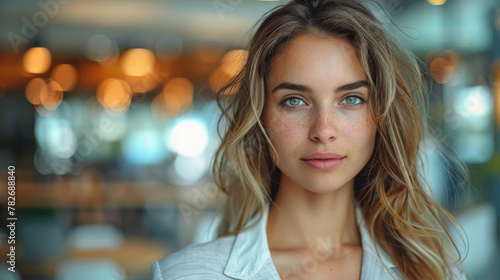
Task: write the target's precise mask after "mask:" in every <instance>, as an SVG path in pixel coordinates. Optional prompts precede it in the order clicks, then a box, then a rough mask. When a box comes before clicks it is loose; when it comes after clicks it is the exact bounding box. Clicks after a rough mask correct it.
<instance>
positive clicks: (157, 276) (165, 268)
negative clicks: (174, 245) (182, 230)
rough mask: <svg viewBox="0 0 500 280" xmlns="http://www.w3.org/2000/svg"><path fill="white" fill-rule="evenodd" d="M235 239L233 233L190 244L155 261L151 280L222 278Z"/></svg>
mask: <svg viewBox="0 0 500 280" xmlns="http://www.w3.org/2000/svg"><path fill="white" fill-rule="evenodd" d="M234 240H235V236H234V235H230V236H225V237H220V238H217V239H216V240H213V241H210V242H206V243H201V244H192V245H188V246H186V247H184V248H183V249H182V250H180V251H177V252H175V253H172V254H170V255H168V256H166V257H165V258H163V259H161V260H159V261H156V262H154V263H153V265H152V267H151V274H152V276H153V280H174V279H185V280H187V279H223V278H222V277H223V271H224V268H225V266H226V264H227V261H228V259H229V254H230V253H231V249H232V247H233V243H234Z"/></svg>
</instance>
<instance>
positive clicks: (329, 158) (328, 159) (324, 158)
mask: <svg viewBox="0 0 500 280" xmlns="http://www.w3.org/2000/svg"><path fill="white" fill-rule="evenodd" d="M344 158H345V156H341V155H339V154H335V153H330V152H316V153H312V154H310V155H307V156H305V157H303V158H301V159H300V160H301V161H302V162H303V163H305V164H306V165H308V166H309V167H312V168H314V169H318V170H327V169H332V168H334V167H336V166H338V165H339V164H341V163H342V161H343V160H344Z"/></svg>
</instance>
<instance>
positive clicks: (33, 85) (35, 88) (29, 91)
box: [25, 78, 46, 105]
mask: <svg viewBox="0 0 500 280" xmlns="http://www.w3.org/2000/svg"><path fill="white" fill-rule="evenodd" d="M45 85H46V83H45V81H44V80H43V79H42V78H34V79H32V80H31V81H29V83H28V84H27V85H26V89H25V95H26V99H28V101H29V102H30V103H31V104H33V105H40V104H42V101H41V100H40V92H41V91H42V88H43V87H45Z"/></svg>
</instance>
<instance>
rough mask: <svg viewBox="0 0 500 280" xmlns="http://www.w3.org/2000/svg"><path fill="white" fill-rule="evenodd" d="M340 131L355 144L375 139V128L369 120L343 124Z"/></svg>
mask: <svg viewBox="0 0 500 280" xmlns="http://www.w3.org/2000/svg"><path fill="white" fill-rule="evenodd" d="M342 127H343V129H342V131H343V132H344V133H345V136H346V137H347V138H349V139H351V140H352V141H354V142H353V143H355V142H366V143H369V142H371V140H372V138H374V137H375V133H376V127H375V124H374V123H373V121H371V120H370V119H359V120H354V121H349V122H345V123H344V124H343V126H342Z"/></svg>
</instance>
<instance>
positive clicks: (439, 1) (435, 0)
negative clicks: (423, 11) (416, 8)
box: [427, 0, 446, 6]
mask: <svg viewBox="0 0 500 280" xmlns="http://www.w3.org/2000/svg"><path fill="white" fill-rule="evenodd" d="M427 2H429V4H431V5H434V6H439V5H443V4H444V3H446V0H427Z"/></svg>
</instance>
